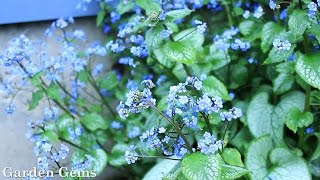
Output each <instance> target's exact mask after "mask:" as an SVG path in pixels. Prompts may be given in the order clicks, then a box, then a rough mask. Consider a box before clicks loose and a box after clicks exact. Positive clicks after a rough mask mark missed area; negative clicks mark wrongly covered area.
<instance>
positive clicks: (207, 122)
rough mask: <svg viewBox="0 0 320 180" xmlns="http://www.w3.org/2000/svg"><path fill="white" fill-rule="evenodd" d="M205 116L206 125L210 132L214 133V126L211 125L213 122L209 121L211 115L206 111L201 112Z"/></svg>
mask: <svg viewBox="0 0 320 180" xmlns="http://www.w3.org/2000/svg"><path fill="white" fill-rule="evenodd" d="M201 114H202V116H203V118H204V121H205V123H206V126H207V128H208V131H209V133H210V134H211V135H212V127H211V124H210V121H209V116H208V115H206V114H205V113H203V112H201Z"/></svg>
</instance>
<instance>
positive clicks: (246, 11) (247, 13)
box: [242, 10, 250, 19]
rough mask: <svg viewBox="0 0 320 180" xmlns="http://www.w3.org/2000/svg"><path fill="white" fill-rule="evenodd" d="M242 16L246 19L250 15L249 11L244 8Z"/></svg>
mask: <svg viewBox="0 0 320 180" xmlns="http://www.w3.org/2000/svg"><path fill="white" fill-rule="evenodd" d="M242 16H243V18H245V19H248V18H249V17H250V11H248V10H245V11H244V12H243V14H242Z"/></svg>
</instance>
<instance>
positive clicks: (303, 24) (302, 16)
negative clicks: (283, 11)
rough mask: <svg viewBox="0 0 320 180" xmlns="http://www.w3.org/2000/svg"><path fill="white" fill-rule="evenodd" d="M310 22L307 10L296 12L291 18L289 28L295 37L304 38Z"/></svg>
mask: <svg viewBox="0 0 320 180" xmlns="http://www.w3.org/2000/svg"><path fill="white" fill-rule="evenodd" d="M309 24H310V21H309V17H308V15H307V11H305V10H298V9H296V10H294V11H293V13H292V14H291V15H290V16H289V21H288V26H289V29H290V30H291V31H292V32H293V34H294V35H295V36H302V35H303V33H304V31H305V30H306V29H307V27H308V26H309Z"/></svg>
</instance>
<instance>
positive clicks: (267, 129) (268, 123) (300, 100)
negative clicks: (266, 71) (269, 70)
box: [247, 91, 304, 143]
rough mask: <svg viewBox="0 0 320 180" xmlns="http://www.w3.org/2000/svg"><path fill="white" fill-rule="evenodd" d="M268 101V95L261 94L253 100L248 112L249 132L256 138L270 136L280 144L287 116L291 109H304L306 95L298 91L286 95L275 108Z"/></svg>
mask: <svg viewBox="0 0 320 180" xmlns="http://www.w3.org/2000/svg"><path fill="white" fill-rule="evenodd" d="M268 99H269V94H268V93H266V92H260V93H258V94H257V95H256V96H254V97H253V99H252V100H251V102H250V104H249V107H248V112H247V115H248V119H247V120H248V126H249V130H250V132H251V133H252V135H253V136H254V137H256V138H258V137H261V136H263V135H267V134H269V135H270V137H271V138H272V139H273V140H275V142H277V143H280V142H281V141H282V139H283V128H284V122H285V115H286V114H287V113H288V111H289V110H290V109H291V108H298V109H300V110H302V109H303V107H304V94H303V93H301V92H297V91H295V92H290V93H288V94H285V95H283V96H282V99H281V101H280V102H279V103H278V104H277V105H275V106H274V105H272V104H270V103H269V102H268Z"/></svg>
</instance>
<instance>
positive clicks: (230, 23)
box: [224, 5, 233, 27]
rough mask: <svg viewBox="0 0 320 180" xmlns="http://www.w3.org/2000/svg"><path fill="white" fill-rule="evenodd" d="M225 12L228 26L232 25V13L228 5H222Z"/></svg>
mask: <svg viewBox="0 0 320 180" xmlns="http://www.w3.org/2000/svg"><path fill="white" fill-rule="evenodd" d="M224 7H225V9H226V12H227V18H228V23H229V26H230V27H233V19H232V15H231V11H230V7H229V6H228V5H225V6H224Z"/></svg>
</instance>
